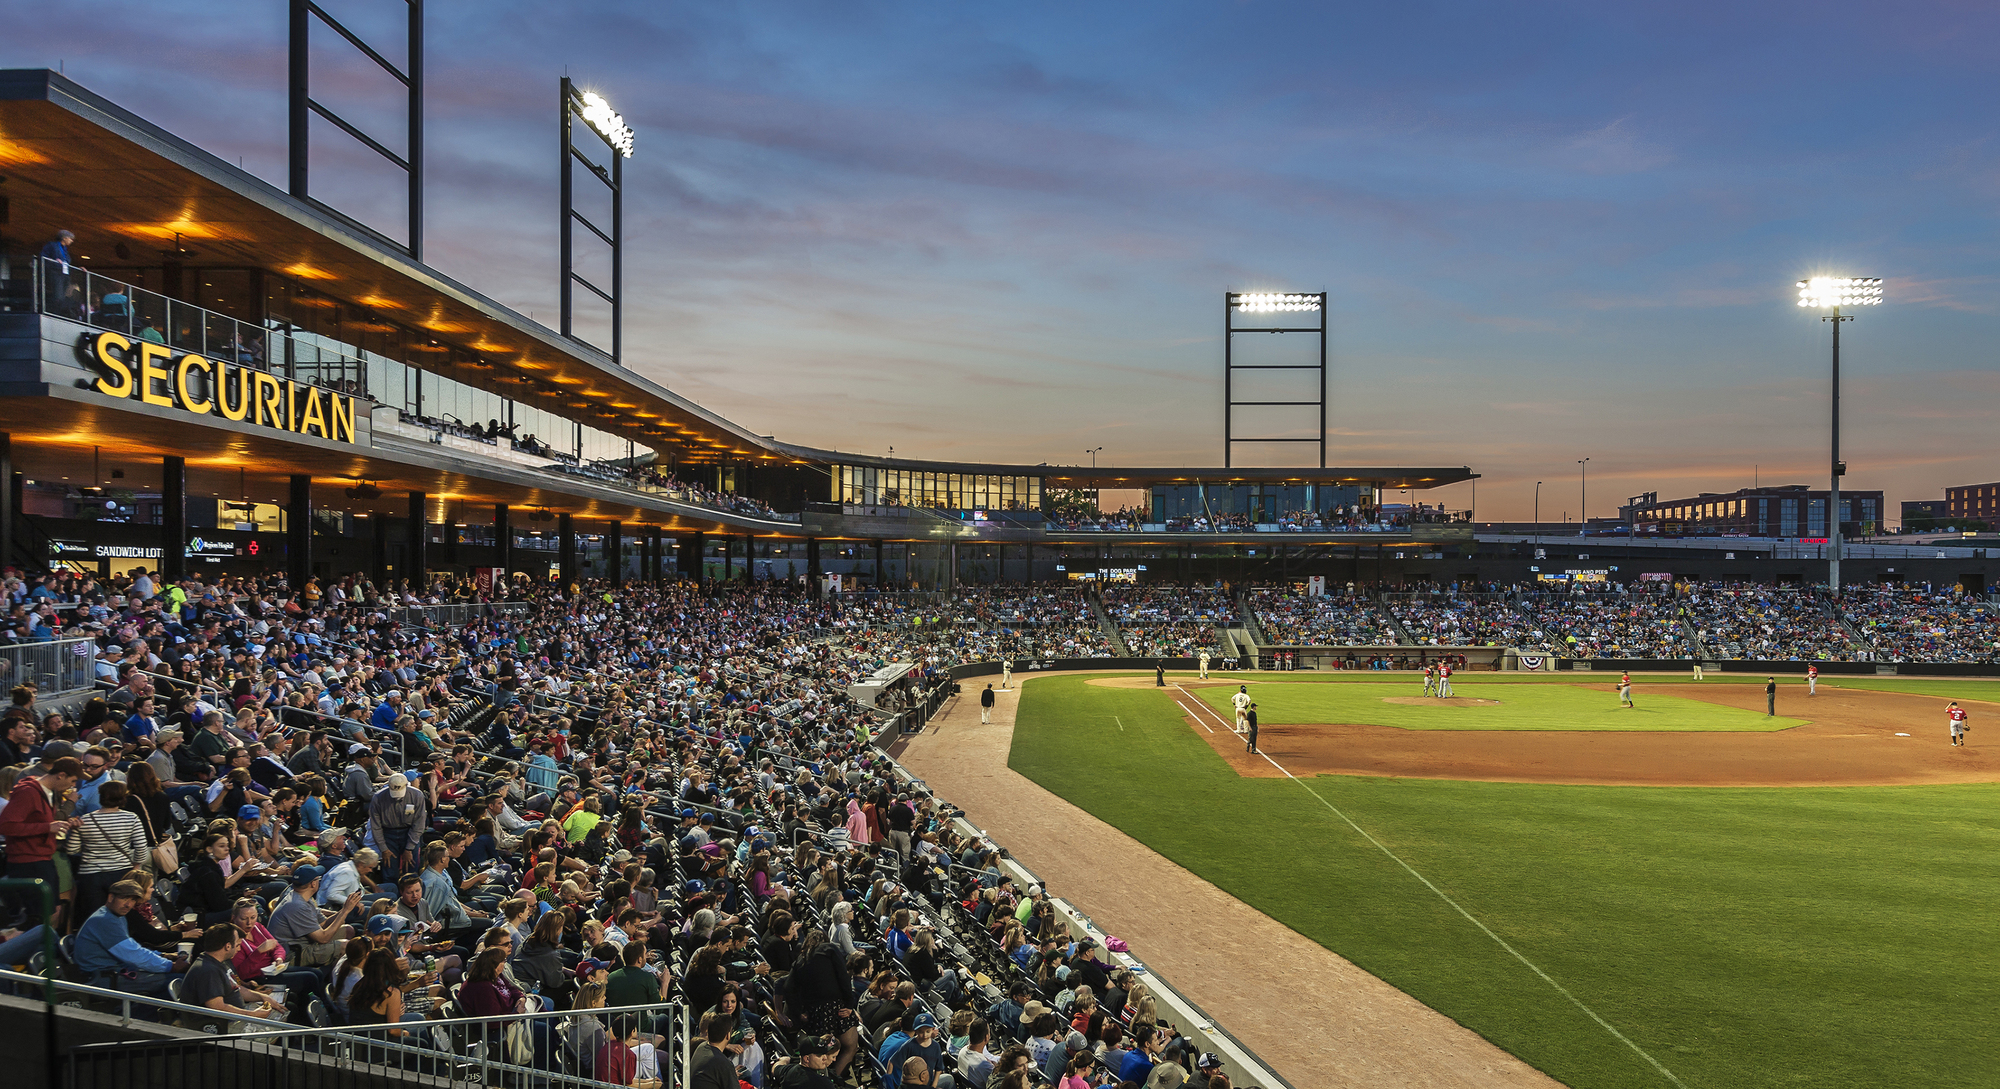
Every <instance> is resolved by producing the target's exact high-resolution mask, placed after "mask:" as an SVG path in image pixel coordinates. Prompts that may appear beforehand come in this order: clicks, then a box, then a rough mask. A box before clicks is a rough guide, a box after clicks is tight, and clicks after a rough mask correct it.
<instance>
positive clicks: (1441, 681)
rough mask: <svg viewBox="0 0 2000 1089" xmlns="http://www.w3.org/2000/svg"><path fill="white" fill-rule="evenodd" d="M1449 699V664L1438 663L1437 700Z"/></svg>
mask: <svg viewBox="0 0 2000 1089" xmlns="http://www.w3.org/2000/svg"><path fill="white" fill-rule="evenodd" d="M1450 697H1451V663H1450V662H1439V663H1438V698H1439V699H1449V698H1450Z"/></svg>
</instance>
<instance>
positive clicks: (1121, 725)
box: [1111, 715, 1125, 734]
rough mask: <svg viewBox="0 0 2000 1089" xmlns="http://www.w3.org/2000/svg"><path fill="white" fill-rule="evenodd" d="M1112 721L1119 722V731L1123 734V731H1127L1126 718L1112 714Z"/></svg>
mask: <svg viewBox="0 0 2000 1089" xmlns="http://www.w3.org/2000/svg"><path fill="white" fill-rule="evenodd" d="M1111 721H1113V722H1115V723H1117V724H1118V732H1119V733H1121V734H1122V733H1124V732H1125V720H1124V719H1122V718H1119V717H1118V716H1117V715H1112V716H1111Z"/></svg>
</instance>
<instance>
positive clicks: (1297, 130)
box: [0, 0, 2000, 518]
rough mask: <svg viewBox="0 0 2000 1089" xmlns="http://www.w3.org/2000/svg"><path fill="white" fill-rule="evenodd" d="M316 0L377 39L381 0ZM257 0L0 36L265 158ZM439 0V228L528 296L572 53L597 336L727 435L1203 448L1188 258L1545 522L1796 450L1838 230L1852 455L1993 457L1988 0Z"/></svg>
mask: <svg viewBox="0 0 2000 1089" xmlns="http://www.w3.org/2000/svg"><path fill="white" fill-rule="evenodd" d="M327 6H328V7H329V9H330V10H332V11H334V12H335V14H336V15H338V16H340V17H341V18H343V19H347V20H349V21H351V22H352V23H353V24H354V25H356V26H357V27H359V28H366V29H365V30H364V32H365V33H369V34H372V35H374V36H376V37H377V38H378V39H380V40H382V41H383V42H385V43H386V44H388V45H392V46H395V47H396V48H394V49H390V50H388V51H389V52H390V54H391V55H392V56H400V44H399V43H400V35H399V31H398V29H397V24H396V23H395V22H394V21H393V19H385V18H384V16H385V15H393V13H394V12H395V10H396V9H397V8H400V6H401V5H399V4H394V3H389V2H387V0H366V2H361V0H348V2H339V0H335V2H331V3H328V5H327ZM283 7H284V5H282V4H280V3H277V2H276V0H258V2H255V3H247V2H220V0H218V2H211V3H205V4H188V3H174V2H164V3H152V4H143V5H142V4H137V3H110V2H102V0H71V2H68V3H65V4H63V5H60V6H57V7H47V6H44V7H41V8H37V9H32V10H31V9H29V8H27V7H26V6H25V5H14V6H13V7H12V8H11V9H10V10H9V11H8V12H7V14H6V15H5V20H6V25H8V27H9V29H10V32H9V33H7V34H5V35H0V64H4V65H6V66H10V67H14V66H41V65H46V66H51V67H53V66H55V65H57V64H58V63H59V62H60V63H61V64H62V65H63V66H64V68H65V69H66V71H67V73H68V74H69V75H70V76H71V77H73V78H75V79H78V80H79V81H81V82H82V83H84V84H85V85H86V86H89V87H91V88H93V89H95V90H97V91H99V92H101V93H104V94H106V95H108V96H110V97H112V98H113V99H115V100H117V101H120V102H122V103H124V104H126V105H128V106H129V107H131V108H133V109H135V110H137V111H138V112H139V113H141V114H143V115H145V116H147V117H149V118H150V119H152V120H154V121H156V122H158V123H160V124H162V125H164V126H165V127H167V128H169V129H171V130H173V131H175V132H177V133H180V134H182V135H184V136H186V137H188V138H190V139H192V140H194V141H196V142H197V143H199V144H201V145H203V146H205V147H207V148H209V149H211V150H213V151H215V152H217V153H218V154H222V155H225V156H227V157H230V158H240V159H241V160H242V162H243V165H244V166H245V167H246V168H247V169H249V170H252V171H254V172H256V173H257V174H259V175H261V176H263V177H265V178H267V179H271V180H274V181H280V182H281V181H282V178H283V165H284V143H283V142H284V138H285V131H284V86H285V76H284V42H285V30H284V25H283V14H282V12H283ZM429 12H430V19H429V28H428V36H429V49H428V52H427V57H428V63H429V65H430V80H431V84H430V98H429V109H428V112H427V119H426V124H427V127H428V137H429V144H428V153H429V161H430V184H429V190H428V206H427V215H428V217H429V222H430V231H429V235H428V238H427V240H426V241H427V250H428V253H427V256H428V257H429V258H430V260H431V261H432V262H433V263H434V264H436V265H437V266H439V267H440V268H442V269H443V270H444V271H446V272H448V273H450V274H452V275H454V276H457V277H458V278H460V279H462V280H464V281H466V282H467V283H469V284H471V285H472V286H474V287H476V288H479V289H481V290H483V291H485V292H487V293H489V294H491V295H493V296H495V297H496V298H499V299H500V300H502V301H504V302H507V303H509V304H511V305H514V306H517V307H519V308H521V309H522V310H524V311H532V312H534V313H535V314H536V315H537V316H538V317H539V318H541V319H542V320H545V321H547V320H551V318H552V315H553V312H554V308H555V301H554V300H555V279H556V277H555V255H556V243H555V230H556V213H555V207H556V173H555V161H554V160H555V155H554V131H553V129H554V125H553V121H554V116H553V113H554V109H553V105H554V100H555V85H556V80H557V78H558V77H559V76H560V75H562V74H563V73H564V71H565V70H567V71H568V72H569V73H570V74H571V75H572V76H574V77H575V78H576V79H578V81H579V82H581V83H583V84H585V85H587V86H592V87H595V88H597V89H599V90H600V91H602V92H603V93H604V94H605V95H606V96H607V97H608V98H610V99H611V101H612V102H613V103H614V104H615V105H616V106H617V107H618V108H619V109H620V110H621V111H622V112H623V113H624V114H625V116H626V117H627V118H628V119H629V120H630V121H631V123H632V124H633V126H634V127H635V128H636V129H637V130H638V146H637V155H636V156H635V157H634V158H633V159H632V160H630V162H629V163H628V170H627V179H628V186H629V191H628V197H627V205H626V210H627V234H628V247H629V251H630V256H629V257H628V261H627V267H626V284H627V289H628V291H629V293H630V296H631V299H632V302H631V304H630V308H631V309H630V313H629V315H628V318H627V333H626V335H627V344H628V345H629V346H630V347H628V353H629V356H630V360H631V364H632V366H634V367H635V368H636V369H639V370H642V371H644V372H646V373H648V374H649V375H651V376H652V377H654V378H656V379H659V380H660V381H662V382H664V383H665V384H667V385H668V386H670V387H672V388H674V389H676V390H679V391H681V392H683V393H685V394H688V395H689V396H692V397H694V398H695V399H696V400H698V401H700V402H702V403H703V404H706V405H708V406H710V407H712V408H714V409H716V410H718V411H720V412H722V413H724V414H726V415H728V416H730V417H731V418H733V419H736V420H738V421H740V422H742V423H744V424H745V425H747V426H749V427H751V428H753V429H755V430H757V431H759V432H763V433H771V434H775V435H777V436H779V437H781V438H784V439H787V440H791V441H796V442H803V443H810V444H813V445H820V446H830V447H836V448H842V449H852V450H864V451H886V450H887V448H888V447H890V446H892V445H893V446H894V447H895V448H896V451H897V453H898V454H907V455H913V456H922V457H949V458H994V459H1005V460H1020V461H1027V462H1039V461H1044V460H1046V461H1051V462H1076V461H1079V460H1083V459H1084V454H1083V451H1084V450H1085V449H1087V448H1090V447H1097V446H1102V447H1104V453H1103V455H1101V456H1102V459H1103V460H1104V461H1105V462H1108V463H1118V464H1132V465H1137V464H1148V465H1159V464H1164V465H1182V464H1186V465H1214V464H1219V463H1220V459H1221V450H1220V447H1221V434H1222V421H1221V409H1220V400H1221V366H1222V344H1221V333H1220V328H1221V321H1220V319H1221V297H1222V293H1223V292H1224V291H1225V290H1230V289H1237V290H1258V289H1293V290H1326V291H1329V292H1332V293H1333V296H1334V302H1333V305H1332V307H1331V313H1330V318H1331V325H1332V330H1333V333H1332V338H1331V367H1332V371H1331V376H1330V390H1329V392H1330V396H1331V398H1332V401H1333V404H1332V407H1331V410H1330V413H1329V424H1328V425H1329V429H1330V431H1331V441H1332V450H1331V453H1330V458H1331V460H1332V461H1334V462H1335V463H1336V464H1345V465H1371V464H1454V465H1455V464H1468V465H1471V466H1472V467H1473V468H1474V469H1475V470H1476V471H1478V472H1480V473H1482V474H1483V479H1482V480H1481V481H1480V483H1479V486H1478V511H1479V514H1480V516H1481V517H1482V518H1505V517H1527V516H1528V514H1529V512H1530V507H1531V503H1532V495H1533V486H1534V482H1535V481H1536V480H1544V481H1547V482H1548V483H1547V484H1546V485H1545V486H1544V488H1543V492H1542V495H1543V499H1542V508H1541V509H1542V514H1543V516H1544V517H1547V518H1556V517H1560V516H1561V515H1562V514H1563V513H1564V512H1565V509H1566V510H1567V513H1569V514H1570V515H1571V516H1572V517H1574V515H1575V511H1576V505H1577V494H1578V489H1577V475H1576V470H1577V466H1576V464H1575V463H1576V459H1578V458H1582V457H1589V458H1590V459H1591V462H1590V467H1591V488H1590V491H1591V495H1592V502H1591V512H1592V513H1593V514H1596V515H1600V516H1602V515H1609V514H1611V513H1613V509H1612V508H1613V506H1614V504H1615V502H1616V500H1617V499H1618V498H1619V497H1623V496H1626V495H1631V494H1636V493H1638V492H1640V491H1647V490H1657V491H1660V492H1662V493H1663V494H1665V493H1672V494H1676V495H1678V494H1684V493H1692V492H1695V491H1702V490H1708V491H1721V490H1728V489H1732V488H1735V487H1739V486H1743V485H1747V484H1749V483H1750V482H1751V480H1752V478H1753V476H1756V477H1759V478H1761V479H1762V480H1765V481H1772V482H1781V483H1792V482H1811V483H1815V484H1820V483H1823V481H1824V478H1825V469H1824V466H1825V463H1826V460H1827V455H1826V441H1827V440H1826V430H1827V426H1826V425H1827V419H1826V417H1827V388H1826V387H1827V354H1828V353H1827V332H1826V328H1825V325H1824V324H1823V323H1821V322H1819V321H1817V320H1814V319H1813V318H1812V317H1811V316H1809V315H1807V314H1805V313H1803V312H1801V311H1799V310H1798V309H1797V308H1796V307H1795V306H1793V305H1792V301H1791V294H1792V292H1791V284H1792V282H1793V281H1794V280H1795V279H1797V278H1799V277H1800V276H1802V275H1809V274H1812V273H1815V272H1847V273H1853V274H1869V275H1879V276H1883V277H1885V278H1886V279H1887V281H1888V296H1889V301H1888V304H1887V305H1885V306H1882V307H1879V308H1876V309H1874V310H1872V311H1869V312H1867V313H1866V314H1865V315H1864V316H1863V317H1862V319H1861V320H1860V321H1859V322H1857V323H1855V324H1853V325H1850V326H1848V327H1847V329H1846V332H1845V333H1844V334H1843V347H1844V349H1845V350H1844V353H1843V354H1844V360H1843V362H1844V373H1845V376H1846V379H1847V381H1846V384H1845V387H1844V396H1843V403H1844V406H1845V409H1846V427H1845V439H1844V446H1845V449H1844V451H1843V452H1844V453H1845V455H1846V457H1847V460H1848V461H1849V463H1850V466H1851V472H1850V476H1849V477H1848V486H1849V487H1855V488H1882V489H1884V490H1885V491H1887V492H1888V493H1889V494H1888V498H1889V499H1890V501H1891V503H1892V504H1893V503H1894V502H1895V501H1896V500H1899V499H1908V498H1925V497H1935V496H1937V495H1940V494H1941V490H1942V488H1943V487H1944V486H1945V485H1946V484H1951V483H1971V482H1976V481H1986V480H1992V479H1996V478H2000V464H1995V462H1994V459H1993V457H1992V455H1991V449H1990V443H1989V442H1987V441H1986V436H1985V434H1984V427H1985V425H1986V423H1987V420H1988V418H1989V416H1990V415H1991V413H1992V410H1993V408H1994V406H1995V405H1996V397H2000V380H1996V377H1995V368H1994V365H1993V363H1994V360H1993V355H1994V352H1993V349H1992V347H1990V344H1991V343H1992V341H1993V339H1994V333H1995V332H1996V329H1995V322H1996V310H2000V300H1997V299H1996V282H2000V281H1996V271H1995V265H1994V257H1995V249H1996V246H1995V238H1994V210H1993V209H1994V207H1995V202H1996V196H2000V145H1996V134H1995V116H1996V111H1995V107H1994V103H1995V102H1996V101H2000V96H1996V93H1995V92H1996V90H2000V88H1996V86H1995V84H1996V81H1997V80H2000V76H1996V66H1995V65H1994V64H1993V63H1992V57H1991V53H1992V43H1993V42H1994V41H1995V40H2000V36H1997V35H1996V31H2000V26H1996V25H1995V24H1996V22H2000V15H1996V14H1995V12H1994V11H1993V10H1992V9H1990V8H1986V7H1983V6H1975V5H1970V4H1962V5H1951V4H1932V5H1922V4H1919V5H1902V6H1897V7H1894V8H1890V7H1885V6H1882V5H1879V4H1878V5H1843V4H1813V5H1805V4H1798V5H1759V4H1728V5H1724V4H1684V5H1675V6H1651V5H1649V6H1644V7H1642V6H1639V5H1601V4H1580V3H1579V4H1536V5H1520V6H1513V7H1508V6H1497V5H1465V4H1457V5H1446V4H1431V5H1421V4H1402V5H1389V6H1382V5H1369V6H1361V5H1352V6H1333V5H1308V4H1281V3H1238V4H1220V3H1216V4H1174V3H1149V4H1118V5H1076V4H1067V5H1033V4H1012V5H989V6H974V5H963V4H957V5H946V4H936V3H929V4H889V3H873V4H871V3H854V4H843V5H837V6H836V5H803V4H762V5H742V6H738V5H713V4H706V5H703V4H678V3H660V4H615V3H598V4H587V3H573V4H561V5H554V4H525V3H506V2H483V3H480V4H472V3H445V2H441V0H432V3H431V4H430V7H429ZM377 20H381V23H380V25H379V26H378V25H377V22H376V21H377ZM330 37H331V36H330V35H322V38H323V39H330ZM322 56H323V60H322V61H321V62H320V69H319V71H320V75H319V76H318V77H316V78H317V84H316V86H317V89H318V93H320V94H321V95H322V97H325V98H328V99H329V100H331V101H332V102H333V103H334V104H335V105H336V107H337V108H339V109H341V110H342V111H344V112H346V113H348V114H349V115H350V116H353V117H355V118H357V119H362V120H364V121H368V125H367V127H370V128H372V129H373V130H375V131H378V132H382V133H384V134H385V135H388V136H396V135H398V134H399V133H400V125H399V124H398V123H397V121H396V110H397V109H398V108H399V107H398V106H397V105H396V103H395V101H394V99H393V97H392V92H391V91H390V89H389V87H388V85H387V84H386V83H385V82H384V81H383V80H382V79H381V78H380V77H378V76H373V75H371V74H369V73H368V72H367V71H366V70H365V69H364V68H363V67H361V66H360V65H359V64H357V63H354V62H352V61H351V60H350V59H348V58H345V57H343V56H342V55H341V54H340V53H339V51H337V50H334V49H332V48H327V49H325V50H323V51H322ZM370 119H372V120H370ZM316 165H317V168H318V177H319V179H320V182H321V183H322V184H323V187H322V188H321V189H320V193H321V195H323V196H324V197H325V198H326V199H328V200H329V201H330V202H332V203H334V204H336V205H338V206H342V207H347V208H350V209H353V210H355V211H357V212H365V211H366V210H369V209H380V208H389V207H393V205H394V198H393V193H394V186H393V181H392V179H390V178H389V176H387V175H385V174H382V173H381V172H380V171H379V170H378V169H376V168H375V167H374V166H373V165H372V164H370V163H368V162H367V160H366V157H365V153H356V152H353V151H352V150H351V149H347V148H342V147H341V146H340V145H339V143H338V142H337V141H335V140H328V141H326V143H325V144H324V147H323V150H322V151H321V152H320V157H319V158H318V159H317V161H316ZM378 194H388V196H387V197H386V199H385V198H384V197H382V196H380V195H378ZM381 218H382V219H383V220H384V225H385V226H393V225H394V224H395V222H396V214H394V213H391V214H389V215H385V216H382V217H381ZM1267 339H1268V338H1267ZM1258 347H1260V348H1261V347H1263V346H1261V345H1260V346H1258ZM1253 426H1268V427H1270V428H1273V429H1278V428H1282V427H1283V426H1284V421H1280V420H1272V421H1256V420H1253V419H1251V418H1250V417H1248V416H1247V415H1246V416H1244V417H1240V418H1239V427H1240V428H1242V429H1243V430H1250V429H1251V428H1252V427H1253ZM1285 433H1302V432H1285ZM1238 453H1239V460H1240V461H1241V462H1261V463H1267V464H1281V463H1283V459H1285V458H1287V457H1297V456H1298V452H1297V450H1296V449H1293V450H1287V449H1285V448H1282V447H1279V448H1274V449H1267V450H1261V451H1260V450H1254V449H1249V448H1243V449H1239V452H1238ZM1471 491H1472V489H1471V488H1470V487H1463V486H1462V487H1459V488H1455V489H1453V490H1452V491H1451V492H1450V493H1446V494H1445V495H1444V496H1443V497H1444V498H1445V499H1446V501H1447V502H1451V503H1452V504H1453V505H1464V504H1465V503H1466V502H1468V501H1469V500H1470V499H1471Z"/></svg>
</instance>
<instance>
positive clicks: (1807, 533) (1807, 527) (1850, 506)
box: [1618, 484, 2000, 537]
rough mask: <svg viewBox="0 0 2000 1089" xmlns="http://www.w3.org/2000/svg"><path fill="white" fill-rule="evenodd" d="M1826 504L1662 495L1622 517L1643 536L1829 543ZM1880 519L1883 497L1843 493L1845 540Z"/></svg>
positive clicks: (1768, 496) (1786, 490)
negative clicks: (1802, 539) (1733, 535)
mask: <svg viewBox="0 0 2000 1089" xmlns="http://www.w3.org/2000/svg"><path fill="white" fill-rule="evenodd" d="M1996 494H2000V493H1996ZM1827 498H1828V494H1827V492H1826V491H1825V490H1824V489H1821V490H1817V491H1815V490H1813V489H1812V488H1809V487H1807V486H1806V485H1804V484H1789V485H1786V486H1785V487H1782V488H1744V489H1742V490H1740V491H1733V492H1703V493H1702V494H1700V495H1697V496H1694V497H1692V498H1689V499H1666V500H1662V499H1661V498H1660V493H1658V492H1647V493H1645V494H1644V495H1640V496H1635V497H1633V498H1632V500H1631V501H1630V502H1628V503H1627V504H1626V505H1625V506H1622V507H1620V508H1619V509H1618V512H1619V514H1620V515H1621V516H1622V517H1623V518H1624V520H1625V521H1626V522H1628V523H1630V524H1631V525H1632V526H1633V527H1634V531H1635V532H1638V533H1681V534H1693V535H1698V536H1704V537H1708V536H1714V535H1716V534H1722V533H1742V534H1746V535H1748V536H1752V537H1825V536H1827V535H1828V534H1827V524H1826V503H1827ZM1881 518H1882V493H1881V492H1879V491H1876V492H1850V491H1846V490H1843V491H1842V492H1841V493H1840V524H1841V533H1842V534H1843V535H1859V534H1862V533H1871V532H1874V531H1875V530H1877V529H1879V528H1880V524H1881Z"/></svg>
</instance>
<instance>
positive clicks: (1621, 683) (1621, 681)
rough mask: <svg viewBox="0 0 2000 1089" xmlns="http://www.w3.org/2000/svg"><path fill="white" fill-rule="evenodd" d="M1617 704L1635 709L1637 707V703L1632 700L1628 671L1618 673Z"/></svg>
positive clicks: (1630, 675)
mask: <svg viewBox="0 0 2000 1089" xmlns="http://www.w3.org/2000/svg"><path fill="white" fill-rule="evenodd" d="M1618 706H1620V707H1630V708H1632V709H1633V710H1635V711H1636V710H1638V709H1639V705H1638V704H1636V703H1633V702H1632V674H1631V673H1630V672H1625V673H1620V674H1619V675H1618Z"/></svg>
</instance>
